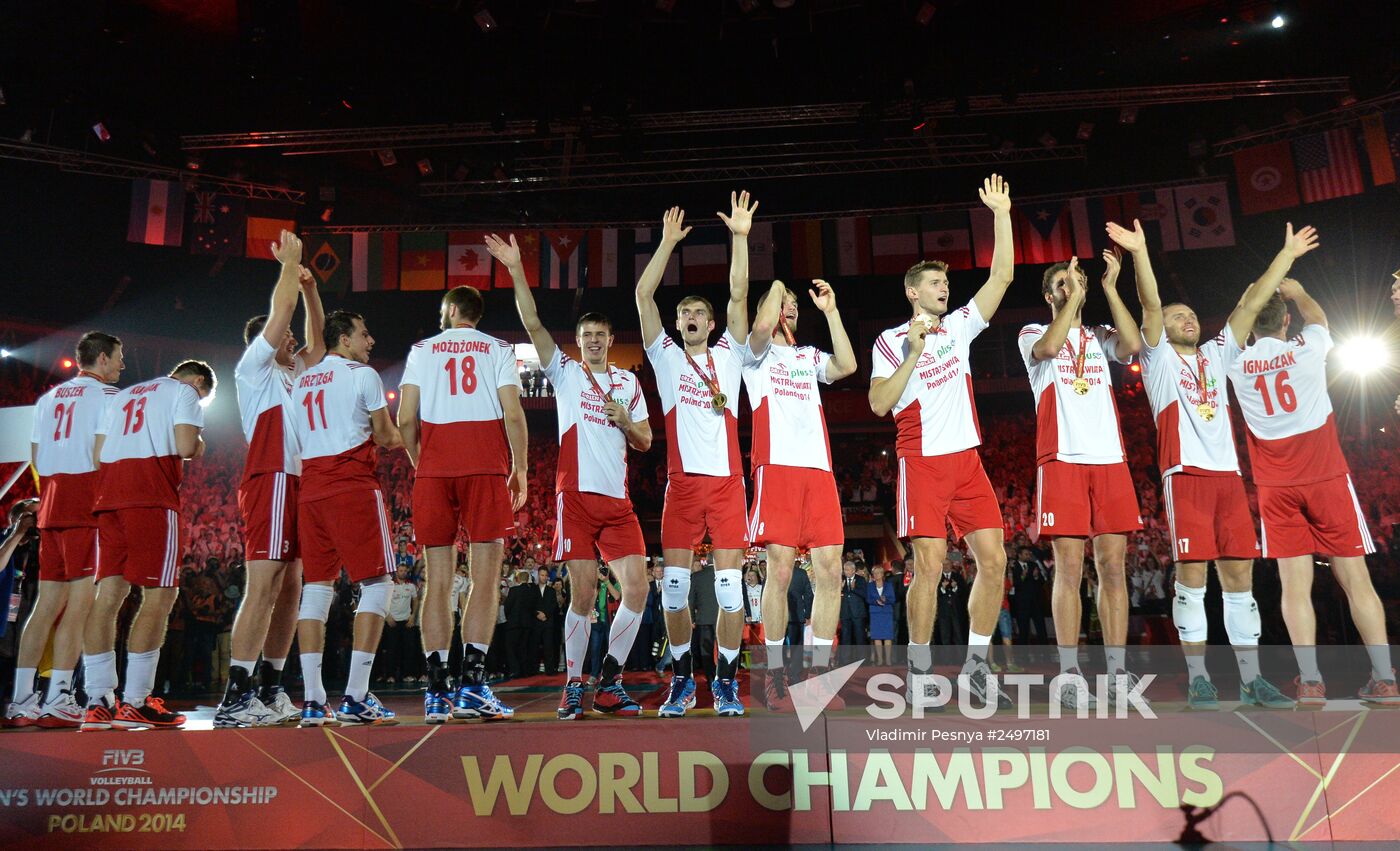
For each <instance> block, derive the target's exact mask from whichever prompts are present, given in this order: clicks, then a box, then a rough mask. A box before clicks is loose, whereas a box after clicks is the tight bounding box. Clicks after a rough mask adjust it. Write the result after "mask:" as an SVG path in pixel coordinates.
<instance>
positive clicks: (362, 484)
mask: <svg viewBox="0 0 1400 851" xmlns="http://www.w3.org/2000/svg"><path fill="white" fill-rule="evenodd" d="M387 405H388V403H387V402H386V401H385V400H384V384H383V383H382V382H381V381H380V380H379V373H377V372H375V371H374V368H373V367H371V366H369V365H368V364H363V363H358V362H356V361H353V360H348V359H346V358H343V357H341V356H340V355H326V357H325V359H324V360H322V361H321V362H320V363H319V364H317V365H316V366H313V367H311V368H310V369H308V370H306V372H303V373H302V374H301V376H300V377H299V378H298V379H297V382H296V389H294V390H293V391H292V409H293V410H294V411H295V412H296V416H295V419H296V424H297V439H298V440H299V441H300V443H301V460H302V479H301V497H300V498H301V501H302V502H312V501H314V500H318V499H325V498H326V497H329V496H335V495H336V494H340V493H345V492H347V491H357V490H377V489H378V488H379V479H378V477H377V476H376V475H375V472H374V464H375V453H374V440H373V434H374V430H373V428H372V427H371V426H370V414H372V413H374V412H375V411H377V410H379V409H381V408H383V407H386V406H387Z"/></svg>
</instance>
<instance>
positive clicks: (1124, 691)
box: [1108, 668, 1151, 707]
mask: <svg viewBox="0 0 1400 851" xmlns="http://www.w3.org/2000/svg"><path fill="white" fill-rule="evenodd" d="M1120 682H1121V683H1122V688H1119V683H1120ZM1137 684H1138V675H1137V674H1134V673H1132V672H1130V671H1125V670H1123V669H1122V668H1119V669H1118V670H1116V671H1114V672H1113V673H1112V674H1111V675H1109V678H1108V702H1109V705H1110V706H1114V707H1116V706H1118V705H1119V704H1120V703H1126V702H1127V699H1128V698H1127V695H1128V693H1129V692H1131V691H1132V690H1133V689H1135V688H1137ZM1138 700H1141V701H1142V702H1143V703H1147V704H1149V705H1150V704H1151V701H1149V700H1148V699H1147V695H1145V694H1141V693H1139V694H1138Z"/></svg>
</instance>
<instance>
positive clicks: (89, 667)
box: [83, 650, 117, 706]
mask: <svg viewBox="0 0 1400 851" xmlns="http://www.w3.org/2000/svg"><path fill="white" fill-rule="evenodd" d="M83 674H84V675H85V676H86V678H87V688H86V691H87V695H88V706H96V705H97V704H98V703H100V702H101V701H102V700H103V699H105V698H106V697H107V695H108V694H109V693H111V692H113V691H115V690H116V688H117V652H116V651H115V650H108V651H107V652H106V653H84V654H83Z"/></svg>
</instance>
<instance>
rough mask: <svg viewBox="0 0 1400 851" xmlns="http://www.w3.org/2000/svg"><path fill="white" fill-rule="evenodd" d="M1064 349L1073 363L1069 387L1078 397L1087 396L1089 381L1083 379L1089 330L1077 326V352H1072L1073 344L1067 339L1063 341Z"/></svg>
mask: <svg viewBox="0 0 1400 851" xmlns="http://www.w3.org/2000/svg"><path fill="white" fill-rule="evenodd" d="M1065 348H1066V349H1069V358H1070V360H1071V361H1073V362H1074V381H1073V382H1072V383H1071V385H1070V386H1072V387H1073V388H1074V392H1075V393H1077V394H1078V395H1080V396H1087V395H1088V394H1089V379H1087V378H1085V377H1084V358H1085V357H1087V356H1088V354H1089V329H1087V328H1085V327H1084V326H1083V325H1081V326H1079V351H1078V352H1076V351H1075V350H1074V344H1073V343H1071V342H1070V341H1069V340H1068V338H1067V339H1066V340H1065Z"/></svg>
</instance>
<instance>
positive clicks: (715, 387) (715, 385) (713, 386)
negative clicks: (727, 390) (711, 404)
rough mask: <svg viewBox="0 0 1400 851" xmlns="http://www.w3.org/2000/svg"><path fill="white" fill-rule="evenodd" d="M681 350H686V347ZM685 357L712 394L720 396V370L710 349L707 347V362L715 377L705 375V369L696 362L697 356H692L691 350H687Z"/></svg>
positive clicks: (711, 374)
mask: <svg viewBox="0 0 1400 851" xmlns="http://www.w3.org/2000/svg"><path fill="white" fill-rule="evenodd" d="M681 351H683V352H685V349H684V348H682V349H681ZM685 359H686V360H687V361H688V362H689V363H690V368H691V369H693V370H695V374H696V375H698V376H700V380H701V381H703V382H704V383H705V386H706V387H708V388H710V395H711V396H718V395H719V370H717V369H715V356H714V355H713V354H711V353H710V350H709V349H705V364H706V365H707V366H708V367H709V368H710V376H714V377H713V378H711V377H710V376H707V375H705V373H704V371H703V370H701V369H700V364H698V363H696V362H695V358H693V357H691V356H690V352H685Z"/></svg>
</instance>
